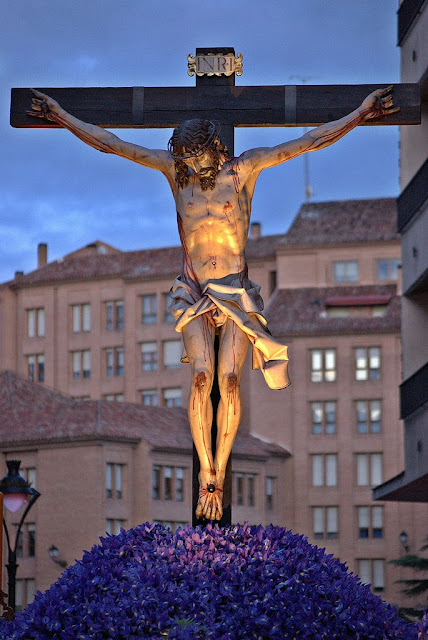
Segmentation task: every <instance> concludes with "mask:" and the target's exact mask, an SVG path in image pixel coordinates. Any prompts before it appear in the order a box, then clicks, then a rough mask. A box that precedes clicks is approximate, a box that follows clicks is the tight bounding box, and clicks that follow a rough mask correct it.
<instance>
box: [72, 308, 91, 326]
mask: <svg viewBox="0 0 428 640" xmlns="http://www.w3.org/2000/svg"><path fill="white" fill-rule="evenodd" d="M71 315H72V326H73V333H80V332H82V331H83V332H85V333H87V332H88V331H90V330H91V305H90V304H89V303H86V304H73V305H71Z"/></svg>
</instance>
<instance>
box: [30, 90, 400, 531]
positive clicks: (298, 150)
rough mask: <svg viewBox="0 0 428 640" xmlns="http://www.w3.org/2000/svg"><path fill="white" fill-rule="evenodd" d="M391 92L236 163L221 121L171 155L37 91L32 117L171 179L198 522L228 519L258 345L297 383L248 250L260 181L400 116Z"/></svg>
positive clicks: (260, 358) (272, 380) (182, 139)
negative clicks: (236, 447)
mask: <svg viewBox="0 0 428 640" xmlns="http://www.w3.org/2000/svg"><path fill="white" fill-rule="evenodd" d="M391 92H392V87H388V88H387V89H379V90H377V91H374V92H373V93H371V94H370V95H369V96H368V97H367V98H366V99H365V100H364V101H363V102H362V104H361V106H360V107H358V108H357V109H356V110H355V111H353V112H352V113H350V114H349V115H347V116H345V117H344V118H341V119H340V120H336V121H334V122H330V123H328V124H325V125H322V126H319V127H317V128H315V129H313V130H311V131H308V132H307V133H305V134H304V135H303V136H302V137H300V138H298V139H296V140H291V141H289V142H284V143H283V144H279V145H277V146H275V147H269V148H268V147H265V148H256V149H250V150H248V151H244V153H242V154H241V155H240V156H239V157H237V158H231V157H230V156H229V154H228V152H227V149H226V147H225V146H224V145H222V143H221V140H220V132H219V127H218V125H217V124H216V123H214V122H211V121H207V120H186V121H185V122H183V123H182V124H181V125H179V126H178V127H177V128H176V129H175V130H174V133H173V135H172V137H171V139H170V141H169V145H168V150H158V149H147V148H145V147H142V146H140V145H136V144H132V143H130V142H125V141H123V140H121V139H120V138H118V137H117V136H115V135H114V134H112V133H110V132H109V131H106V130H105V129H102V128H100V127H98V126H95V125H92V124H88V123H85V122H82V121H81V120H78V119H77V118H75V117H74V116H72V115H71V114H69V113H67V112H66V111H65V110H64V109H62V108H61V107H60V105H59V104H58V103H57V102H56V101H55V100H53V99H52V98H50V97H49V96H47V95H45V94H43V93H40V92H38V91H35V90H34V94H35V97H34V98H33V101H32V111H30V112H28V113H29V114H31V115H33V116H39V117H46V118H48V119H49V120H53V121H55V122H57V123H58V124H60V125H61V126H63V127H65V128H66V129H68V130H69V131H71V133H73V134H74V135H75V136H77V137H78V138H80V139H81V140H83V142H85V143H86V144H88V145H90V146H91V147H94V148H95V149H98V150H99V151H103V152H105V153H114V154H116V155H118V156H121V157H123V158H127V159H128V160H132V161H133V162H137V163H138V164H141V165H143V166H145V167H149V168H150V169H156V170H158V171H161V172H162V173H163V175H164V176H165V177H166V179H167V180H168V183H169V186H170V188H171V191H172V194H173V197H174V200H175V204H176V209H177V222H178V229H179V234H180V239H181V244H182V247H183V267H182V273H181V274H180V276H178V277H177V278H176V280H175V282H174V285H173V287H172V289H171V305H170V310H171V312H172V313H173V315H174V317H175V320H176V330H177V331H179V332H181V333H182V336H183V342H184V348H185V361H188V362H189V363H190V366H191V372H192V383H191V389H190V395H189V404H188V415H189V422H190V428H191V432H192V437H193V440H194V443H195V447H196V450H197V453H198V456H199V461H200V473H199V501H198V504H197V508H196V515H197V517H205V518H207V519H209V520H220V519H221V516H222V497H223V485H224V478H225V472H226V465H227V461H228V459H229V456H230V453H231V450H232V445H233V442H234V440H235V437H236V433H237V430H238V426H239V421H240V417H241V395H240V379H241V371H242V367H243V364H244V361H245V358H246V354H247V350H248V346H249V344H250V343H251V345H252V349H253V368H260V369H261V371H262V373H263V374H264V377H265V380H266V382H267V384H268V385H269V386H270V388H272V389H281V388H284V387H286V386H287V385H288V384H289V379H288V374H287V364H288V356H287V347H286V346H285V345H281V344H279V343H278V342H277V341H276V340H274V338H273V337H272V336H271V335H270V333H269V331H268V329H267V323H266V320H265V318H264V317H263V315H262V310H263V302H262V299H261V297H260V294H259V290H260V287H259V286H258V285H256V284H255V283H253V282H251V281H250V280H249V279H248V273H247V264H246V260H245V245H246V242H247V236H248V228H249V223H250V214H251V200H252V197H253V193H254V187H255V184H256V181H257V178H258V176H259V175H260V172H261V171H262V170H263V169H267V168H269V167H273V166H275V165H278V164H280V163H282V162H286V161H287V160H291V159H292V158H295V157H297V156H299V155H301V154H303V153H306V152H309V151H317V150H319V149H323V148H324V147H327V146H329V145H331V144H333V143H334V142H336V141H337V140H339V139H340V138H342V136H344V135H345V134H346V133H348V132H349V131H351V130H352V129H354V127H356V126H357V125H359V124H360V123H361V122H363V121H365V120H368V119H369V118H374V117H379V116H383V115H387V114H390V113H394V112H396V111H398V109H397V108H394V106H393V100H392V94H391ZM216 333H217V334H219V354H218V383H219V389H220V403H219V407H218V414H217V427H218V434H217V443H216V454H215V457H213V453H212V449H211V426H212V417H213V415H212V414H213V412H212V405H211V399H210V392H211V387H212V384H213V376H214V373H215V372H214V339H215V335H216Z"/></svg>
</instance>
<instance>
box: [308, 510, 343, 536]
mask: <svg viewBox="0 0 428 640" xmlns="http://www.w3.org/2000/svg"><path fill="white" fill-rule="evenodd" d="M338 513H339V509H338V507H312V522H313V531H314V538H316V539H317V540H322V539H323V538H327V539H329V540H335V539H336V538H338V537H339V527H338V522H339V517H338Z"/></svg>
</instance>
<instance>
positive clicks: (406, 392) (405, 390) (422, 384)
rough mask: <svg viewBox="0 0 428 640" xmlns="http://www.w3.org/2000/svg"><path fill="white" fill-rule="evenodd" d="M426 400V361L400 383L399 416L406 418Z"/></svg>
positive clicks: (427, 376)
mask: <svg viewBox="0 0 428 640" xmlns="http://www.w3.org/2000/svg"><path fill="white" fill-rule="evenodd" d="M427 401H428V362H427V363H426V364H424V365H423V366H422V367H421V368H420V369H419V370H418V371H416V373H414V374H413V375H412V376H410V378H407V380H405V381H404V382H402V383H401V385H400V406H401V415H400V417H401V418H408V417H409V416H410V415H411V414H412V413H413V412H414V411H416V409H419V407H422V405H424V404H425V403H426V402H427Z"/></svg>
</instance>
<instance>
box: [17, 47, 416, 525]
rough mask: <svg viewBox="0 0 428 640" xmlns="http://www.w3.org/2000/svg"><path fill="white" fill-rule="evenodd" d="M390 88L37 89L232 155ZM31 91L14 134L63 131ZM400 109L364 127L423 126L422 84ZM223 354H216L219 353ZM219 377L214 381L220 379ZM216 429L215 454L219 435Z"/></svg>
mask: <svg viewBox="0 0 428 640" xmlns="http://www.w3.org/2000/svg"><path fill="white" fill-rule="evenodd" d="M209 53H212V54H224V55H226V54H233V56H234V55H235V50H234V49H233V48H230V47H209V48H198V49H196V54H201V55H207V54H209ZM387 86H388V85H369V84H363V85H319V86H315V85H302V86H294V85H274V86H250V87H245V86H235V76H234V75H229V76H224V75H221V76H218V75H210V76H205V75H204V76H198V75H197V76H196V86H195V87H108V88H106V87H94V88H89V87H88V88H86V87H85V88H61V89H51V88H45V87H42V88H39V91H42V92H43V93H47V94H48V95H49V96H51V97H52V98H54V99H55V100H57V101H58V102H59V103H60V105H61V106H62V107H63V108H64V109H65V110H66V111H68V112H69V113H71V114H72V115H74V116H76V117H77V118H79V119H80V120H83V121H85V122H90V123H91V124H96V125H98V126H100V127H105V128H109V129H110V128H111V129H116V128H121V129H124V128H133V129H139V128H143V129H144V128H146V129H147V128H174V127H176V126H177V125H178V124H180V123H181V122H183V121H184V120H188V119H191V118H204V119H207V120H217V121H218V122H219V123H220V127H221V130H220V135H221V140H222V142H223V143H224V144H226V145H227V147H228V150H229V152H230V154H231V155H232V156H233V155H234V129H235V127H312V126H318V125H321V124H324V123H326V122H331V121H332V120H338V119H339V118H342V117H343V116H345V115H347V114H348V113H350V112H351V111H353V110H354V109H356V108H357V107H358V106H359V105H360V104H361V102H362V101H363V100H364V98H365V97H366V96H367V95H368V94H369V93H371V92H372V91H374V90H375V89H379V88H383V87H387ZM32 97H33V94H32V93H31V90H30V89H12V101H11V117H10V122H11V125H12V126H13V127H29V128H32V127H33V128H34V127H35V128H47V129H50V128H58V127H59V125H58V124H56V123H55V122H52V121H50V120H43V119H40V118H34V117H31V116H28V115H26V112H27V111H28V110H29V109H30V107H31V99H32ZM394 103H395V105H397V106H399V107H400V111H399V112H397V113H394V114H391V115H388V116H386V117H383V118H382V119H379V120H376V119H370V120H368V121H367V122H364V123H363V124H364V125H365V126H373V125H392V124H394V125H403V124H420V89H419V85H418V84H396V85H394ZM217 351H218V347H217V349H216V354H217ZM216 379H217V376H215V380H216ZM212 401H213V409H214V415H215V414H216V408H217V406H218V401H219V390H218V385H215V386H213V391H212ZM216 432H217V426H216V424H215V419H214V422H213V428H212V438H213V453H214V455H215V441H216V435H217V433H216ZM193 460H194V464H193V509H192V513H193V525H196V524H200V523H201V521H200V520H196V519H195V516H194V513H195V509H196V504H197V499H198V488H199V484H198V479H197V474H198V472H199V460H198V457H197V455H196V450H195V448H194V454H193ZM231 487H232V473H231V465H230V461H229V464H228V470H227V473H226V481H225V485H224V495H223V507H224V513H223V518H222V520H221V522H220V525H221V526H226V525H230V523H231V517H232V516H231V493H232V491H231Z"/></svg>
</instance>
